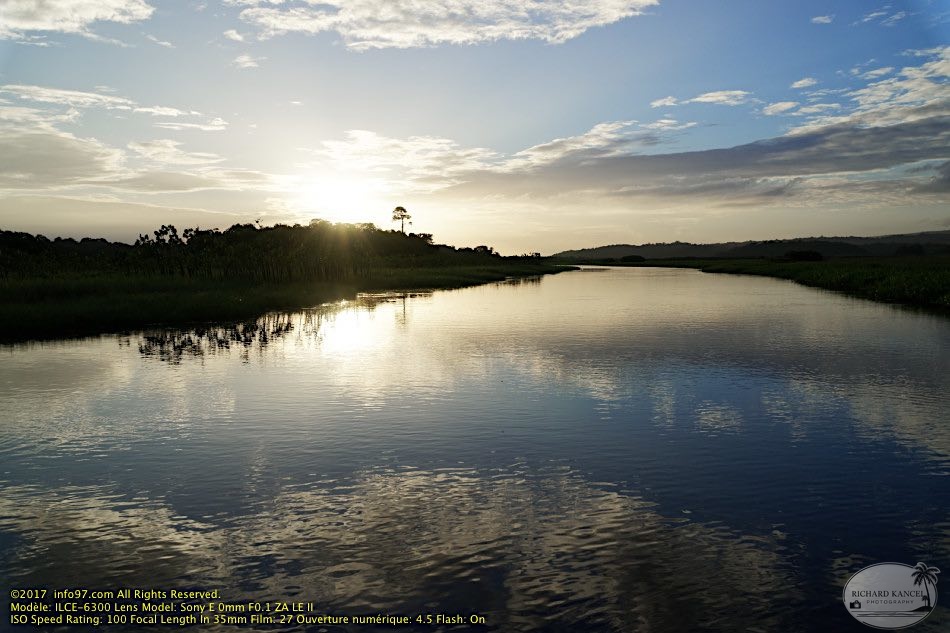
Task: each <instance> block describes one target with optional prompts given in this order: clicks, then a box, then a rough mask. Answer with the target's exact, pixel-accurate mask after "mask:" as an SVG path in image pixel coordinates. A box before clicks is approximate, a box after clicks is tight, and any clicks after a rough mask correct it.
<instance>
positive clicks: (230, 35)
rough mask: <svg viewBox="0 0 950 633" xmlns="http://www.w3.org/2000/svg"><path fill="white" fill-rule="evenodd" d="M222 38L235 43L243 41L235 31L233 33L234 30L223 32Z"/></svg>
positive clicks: (242, 37)
mask: <svg viewBox="0 0 950 633" xmlns="http://www.w3.org/2000/svg"><path fill="white" fill-rule="evenodd" d="M224 36H225V37H226V38H228V39H229V40H232V41H235V42H243V41H244V36H243V35H241V34H240V33H238V32H237V31H235V30H234V29H228V30H227V31H225V32H224Z"/></svg>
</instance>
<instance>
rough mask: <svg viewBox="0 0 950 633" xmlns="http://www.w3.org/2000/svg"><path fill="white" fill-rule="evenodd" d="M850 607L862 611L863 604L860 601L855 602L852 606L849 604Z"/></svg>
mask: <svg viewBox="0 0 950 633" xmlns="http://www.w3.org/2000/svg"><path fill="white" fill-rule="evenodd" d="M848 606H849V607H851V608H852V609H860V608H861V603H860V602H859V601H857V600H855V601H853V602H852V603H851V604H849V605H848Z"/></svg>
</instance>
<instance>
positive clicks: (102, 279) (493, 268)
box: [0, 260, 573, 343]
mask: <svg viewBox="0 0 950 633" xmlns="http://www.w3.org/2000/svg"><path fill="white" fill-rule="evenodd" d="M565 270H573V268H572V267H569V266H559V265H554V264H548V263H543V262H537V263H529V262H524V261H520V262H510V263H509V262H504V261H503V260H502V261H499V262H498V263H497V264H492V265H483V266H454V267H431V268H392V269H381V270H375V271H373V272H372V273H371V274H369V275H366V276H362V277H356V278H351V279H347V280H345V281H339V282H281V283H267V284H264V283H247V282H241V281H209V280H205V279H198V280H196V279H191V280H189V279H184V278H179V277H173V276H167V277H152V276H149V277H140V276H139V277H137V276H128V275H98V276H82V277H80V276H75V277H69V276H60V277H55V278H49V279H46V278H25V279H8V280H4V281H2V282H0V342H5V343H10V342H17V341H26V340H42V339H57V338H69V337H77V336H88V335H96V334H106V333H111V332H120V331H125V330H132V329H139V328H143V327H146V326H154V325H168V326H180V325H188V324H193V323H201V322H210V321H219V322H220V321H236V320H241V319H248V318H254V317H257V316H259V315H261V314H263V313H265V312H270V311H274V310H298V309H302V308H308V307H313V306H316V305H319V304H321V303H326V302H328V301H334V300H339V299H346V298H351V297H354V296H355V295H356V294H357V293H358V292H381V291H393V292H399V291H413V290H437V289H450V288H462V287H466V286H474V285H478V284H483V283H488V282H493V281H503V280H505V279H507V278H511V277H515V278H517V277H532V276H537V275H546V274H553V273H559V272H563V271H565Z"/></svg>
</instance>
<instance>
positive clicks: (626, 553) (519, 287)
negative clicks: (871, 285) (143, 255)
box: [0, 269, 950, 632]
mask: <svg viewBox="0 0 950 633" xmlns="http://www.w3.org/2000/svg"><path fill="white" fill-rule="evenodd" d="M948 388H950V320H947V319H943V318H939V317H934V316H928V315H922V314H916V313H912V312H908V311H903V310H901V309H897V308H893V307H890V306H885V305H878V304H873V303H869V302H865V301H860V300H854V299H849V298H845V297H841V296H838V295H834V294H831V293H827V292H822V291H816V290H811V289H807V288H803V287H800V286H796V285H794V284H792V283H789V282H783V281H778V280H771V279H762V278H753V277H739V276H719V275H705V274H702V273H699V272H696V271H687V270H662V269H611V270H600V271H595V270H588V271H581V272H571V273H565V274H561V275H557V276H553V277H546V278H544V279H541V280H533V281H530V282H520V283H504V284H496V285H489V286H483V287H478V288H470V289H465V290H459V291H447V292H437V293H434V294H427V295H416V296H409V297H404V296H376V297H362V298H360V299H359V300H356V301H351V302H343V303H339V304H333V305H330V306H324V307H322V308H319V309H314V310H311V311H305V312H299V313H295V314H289V315H270V316H268V317H266V318H264V319H261V320H259V321H258V322H257V323H248V324H243V325H238V326H236V327H225V326H222V327H214V328H209V329H206V330H200V331H191V332H183V331H150V332H145V333H133V334H130V335H126V336H108V337H102V338H101V339H91V340H84V341H63V342H54V343H44V344H34V345H26V346H16V347H3V348H0V422H2V424H0V582H2V583H5V586H4V587H2V589H3V607H4V609H3V614H0V615H2V617H3V621H2V622H0V628H4V627H7V626H9V624H8V621H7V605H8V603H9V599H8V595H7V594H8V591H7V590H8V589H9V588H11V587H48V588H51V589H53V588H63V587H88V588H92V589H103V590H109V589H115V588H119V587H140V588H156V589H166V590H167V589H169V588H185V587H187V588H195V589H204V588H208V589H213V588H218V589H219V590H220V593H221V597H222V599H223V600H226V601H228V602H240V601H248V600H251V601H265V600H277V601H280V600H290V601H307V602H313V603H314V605H315V606H314V610H315V611H316V612H320V613H334V614H374V615H375V614H393V615H395V614H404V615H410V616H412V617H415V615H416V614H425V613H430V614H438V613H446V614H465V615H466V616H468V615H469V614H478V615H480V616H483V617H484V618H485V620H486V623H487V624H486V626H482V627H471V628H470V627H468V626H460V627H457V628H458V629H459V630H466V629H469V630H480V631H485V630H491V631H503V632H509V631H618V632H620V631H650V632H662V631H693V630H698V629H706V630H723V631H744V630H748V631H849V630H851V631H861V630H869V629H866V628H864V627H863V626H862V625H860V624H858V623H857V622H856V621H855V620H853V619H852V618H851V617H850V616H849V615H848V613H847V612H846V609H845V608H844V606H843V605H842V603H841V590H842V588H843V586H844V584H845V582H846V581H847V579H848V577H849V576H850V575H851V574H852V573H853V572H855V571H857V570H859V569H861V568H862V567H864V566H866V565H869V564H872V563H876V562H882V561H896V562H903V563H908V564H910V565H913V564H914V563H916V562H918V561H924V562H927V563H929V564H930V565H935V566H937V567H941V568H943V569H944V570H950V476H948V475H950V413H948V412H950V389H948ZM948 574H950V572H947V573H945V574H944V575H945V576H948ZM948 577H950V576H948ZM944 584H947V585H948V586H950V581H947V580H945V581H944V583H939V584H938V586H937V588H938V589H940V588H941V586H942V585H944ZM944 593H945V595H944V597H943V598H941V599H939V600H938V602H937V604H938V608H937V610H936V611H935V612H934V613H933V615H931V616H930V618H929V619H927V620H926V621H924V622H923V623H922V624H920V625H918V626H917V627H915V628H914V629H913V630H915V631H938V630H947V628H948V627H950V612H948V607H950V591H947V592H944ZM941 603H943V604H942V606H941ZM196 628H207V629H209V630H211V629H212V628H213V627H196ZM228 628H229V627H226V626H219V627H215V628H213V630H227V629H228ZM284 628H285V629H287V628H292V627H284ZM298 628H300V627H298ZM308 628H309V629H310V630H331V631H332V630H341V631H342V630H346V631H357V630H358V631H369V630H376V629H374V628H372V627H367V626H360V627H341V628H333V627H323V628H321V627H317V626H313V627H308ZM450 628H452V627H450V626H418V627H412V628H405V627H404V628H401V629H394V628H393V627H381V628H380V630H400V631H408V630H426V631H436V630H448V629H450ZM243 629H244V630H250V629H254V630H280V627H271V626H256V625H255V626H250V625H248V626H245V627H243ZM20 630H21V631H25V630H27V629H20ZM86 630H93V629H86ZM104 630H114V631H118V630H140V629H138V628H137V627H132V626H128V627H122V626H115V627H111V628H107V629H104ZM190 630H195V629H190Z"/></svg>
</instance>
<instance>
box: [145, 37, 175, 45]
mask: <svg viewBox="0 0 950 633" xmlns="http://www.w3.org/2000/svg"><path fill="white" fill-rule="evenodd" d="M145 39H147V40H149V41H150V42H155V43H156V44H158V45H159V46H164V47H165V48H175V45H174V44H172V43H171V42H166V41H164V40H160V39H158V38H157V37H155V36H154V35H146V36H145Z"/></svg>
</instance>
